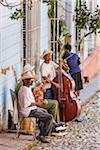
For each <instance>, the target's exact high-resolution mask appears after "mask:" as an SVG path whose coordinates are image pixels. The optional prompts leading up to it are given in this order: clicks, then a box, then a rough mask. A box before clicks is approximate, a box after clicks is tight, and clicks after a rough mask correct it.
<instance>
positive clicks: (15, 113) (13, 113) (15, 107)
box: [9, 89, 36, 139]
mask: <svg viewBox="0 0 100 150" xmlns="http://www.w3.org/2000/svg"><path fill="white" fill-rule="evenodd" d="M10 94H11V98H12V104H13V110H9V112H10V114H11V116H12V121H13V123H14V124H15V125H16V128H17V135H16V137H17V138H19V136H20V133H21V132H20V130H21V124H22V121H23V119H24V118H25V117H23V116H22V115H21V114H20V113H19V111H18V100H17V96H16V94H15V92H14V91H13V90H12V89H10ZM30 118H31V119H32V122H33V129H34V132H33V137H34V139H35V138H36V118H34V117H30Z"/></svg>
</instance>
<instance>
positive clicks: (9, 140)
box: [0, 74, 100, 150]
mask: <svg viewBox="0 0 100 150" xmlns="http://www.w3.org/2000/svg"><path fill="white" fill-rule="evenodd" d="M96 91H100V74H99V75H97V76H96V77H95V78H93V79H92V80H91V81H90V83H89V84H87V85H85V88H84V89H83V90H82V91H81V96H80V97H81V100H82V102H83V103H84V102H85V101H86V100H87V99H89V98H90V97H91V99H92V96H93V95H94V94H95V93H96ZM99 94H100V92H99ZM99 96H100V95H99ZM99 113H100V112H99ZM99 115H100V114H99ZM71 126H72V127H73V128H76V127H74V126H73V125H71ZM75 126H77V125H75ZM81 126H83V124H81ZM71 130H73V129H71ZM73 132H76V131H73ZM70 134H72V133H70ZM70 134H69V135H70ZM69 135H68V137H69ZM71 136H72V135H71ZM68 137H66V139H67V138H68ZM78 138H80V137H78ZM32 140H33V137H32V136H31V135H21V136H20V138H19V139H16V138H15V133H0V150H29V149H25V147H27V146H28V145H30V146H32V147H33V145H32V143H34V142H32ZM59 140H60V139H59V138H58V139H56V141H55V143H57V142H58V143H59ZM62 141H63V143H62V142H61V144H59V145H60V147H62V146H63V145H64V143H65V145H66V142H65V139H63V140H62ZM72 143H73V141H72ZM72 143H70V142H69V144H72ZM38 144H39V143H38ZM53 144H54V143H53ZM42 145H43V144H42ZM61 145H62V146H61ZM39 146H40V144H39V145H38V146H36V147H37V148H36V150H39V149H44V148H42V147H41V146H40V148H39ZM74 146H75V145H74ZM56 148H57V147H55V150H56ZM66 148H67V147H66ZM66 148H61V149H59V150H63V149H65V150H66ZM47 149H48V150H51V149H52V148H51V149H50V148H47ZM57 149H58V148H57ZM99 149H100V147H99V148H98V149H97V150H99ZM32 150H33V149H32ZM67 150H76V149H70V148H69V149H67ZM77 150H83V149H80V148H79V149H78V148H77ZM84 150H85V149H84ZM89 150H90V149H89ZM91 150H95V149H91Z"/></svg>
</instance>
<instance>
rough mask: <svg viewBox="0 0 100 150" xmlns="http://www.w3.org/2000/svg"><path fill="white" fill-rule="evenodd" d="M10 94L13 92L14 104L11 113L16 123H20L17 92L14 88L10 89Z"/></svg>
mask: <svg viewBox="0 0 100 150" xmlns="http://www.w3.org/2000/svg"><path fill="white" fill-rule="evenodd" d="M10 94H11V99H12V105H13V112H12V110H11V112H12V113H11V115H12V119H13V122H14V124H17V123H18V100H17V96H16V94H15V92H14V91H13V90H12V89H10Z"/></svg>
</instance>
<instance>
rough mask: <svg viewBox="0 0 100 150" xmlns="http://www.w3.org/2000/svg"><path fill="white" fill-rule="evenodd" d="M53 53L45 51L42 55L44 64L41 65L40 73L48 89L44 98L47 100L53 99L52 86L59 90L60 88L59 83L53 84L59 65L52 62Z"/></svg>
mask: <svg viewBox="0 0 100 150" xmlns="http://www.w3.org/2000/svg"><path fill="white" fill-rule="evenodd" d="M51 56H52V51H50V50H44V52H43V54H42V55H41V59H43V60H44V62H43V63H42V65H41V68H40V72H41V77H42V80H45V82H46V85H47V88H46V92H45V94H44V98H46V99H53V90H52V84H53V85H55V86H56V87H57V88H60V86H59V84H58V83H55V82H53V79H54V78H55V76H56V69H57V68H58V65H57V64H56V63H54V62H53V61H52V60H51Z"/></svg>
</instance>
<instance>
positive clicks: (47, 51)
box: [40, 50, 52, 59]
mask: <svg viewBox="0 0 100 150" xmlns="http://www.w3.org/2000/svg"><path fill="white" fill-rule="evenodd" d="M47 54H52V51H50V50H44V52H43V54H42V55H41V56H40V57H41V59H44V56H45V55H47Z"/></svg>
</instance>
